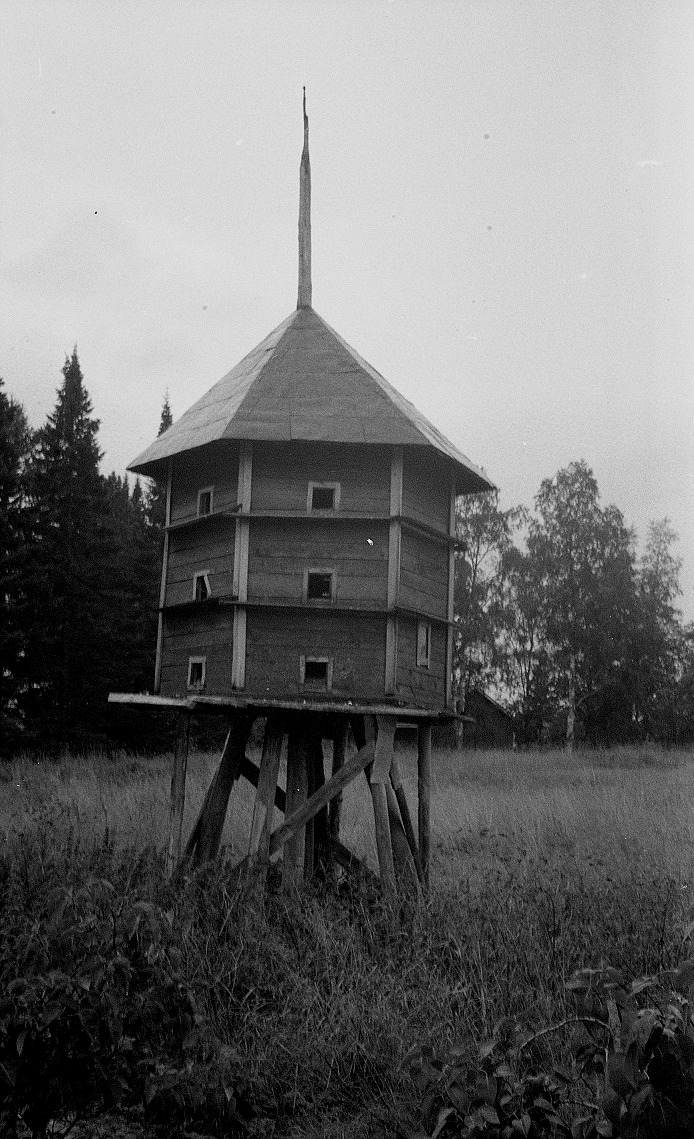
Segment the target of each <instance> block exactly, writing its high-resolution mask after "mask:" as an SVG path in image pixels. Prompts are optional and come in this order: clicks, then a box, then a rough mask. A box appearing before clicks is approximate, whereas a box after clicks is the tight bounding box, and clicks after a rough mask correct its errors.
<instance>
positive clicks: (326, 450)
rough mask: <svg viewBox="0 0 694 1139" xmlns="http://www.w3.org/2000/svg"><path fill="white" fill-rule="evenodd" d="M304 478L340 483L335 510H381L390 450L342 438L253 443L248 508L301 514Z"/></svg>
mask: <svg viewBox="0 0 694 1139" xmlns="http://www.w3.org/2000/svg"><path fill="white" fill-rule="evenodd" d="M309 482H337V483H339V484H340V512H344V513H348V514H352V513H355V514H387V513H388V510H389V504H390V449H389V448H387V447H374V446H372V445H368V444H364V445H361V446H352V445H350V444H343V443H333V444H325V443H316V444H315V445H313V444H309V443H272V444H268V443H255V444H254V446H253V491H252V497H251V509H252V510H291V511H296V512H297V514H305V513H306V500H307V495H308V484H309Z"/></svg>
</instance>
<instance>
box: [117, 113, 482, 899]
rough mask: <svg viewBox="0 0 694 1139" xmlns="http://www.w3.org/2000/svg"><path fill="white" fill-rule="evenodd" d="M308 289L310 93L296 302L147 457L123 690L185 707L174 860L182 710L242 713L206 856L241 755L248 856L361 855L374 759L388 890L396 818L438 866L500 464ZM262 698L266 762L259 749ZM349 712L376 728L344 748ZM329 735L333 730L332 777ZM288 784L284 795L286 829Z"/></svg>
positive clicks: (140, 460)
mask: <svg viewBox="0 0 694 1139" xmlns="http://www.w3.org/2000/svg"><path fill="white" fill-rule="evenodd" d="M311 300H312V297H311V256H310V166H309V157H308V119H307V117H306V110H305V104H304V150H303V154H302V160H301V174H300V211H299V290H298V302H297V308H296V310H295V311H294V312H292V313H291V315H290V316H289V317H287V319H286V320H285V321H283V323H282V324H280V325H279V327H278V328H276V329H275V330H274V331H273V332H271V333H270V334H269V335H268V336H267V337H266V338H265V340H263V341H262V343H261V344H259V345H258V346H257V348H255V349H253V351H252V352H250V353H249V354H248V355H247V356H246V357H245V358H244V359H243V360H242V361H241V362H240V363H239V364H237V365H236V367H235V368H233V369H232V370H231V371H230V372H229V373H228V375H226V376H225V377H224V378H223V379H222V380H220V381H219V382H218V383H217V384H215V386H214V387H212V388H211V389H210V391H209V392H208V393H207V394H206V395H204V396H203V397H202V399H200V400H199V401H198V402H197V403H196V404H194V405H193V406H192V407H191V408H190V409H189V410H188V411H187V412H185V414H184V415H182V416H181V418H180V419H179V420H178V421H177V422H176V423H174V424H173V425H172V426H171V427H170V428H169V429H168V431H166V432H165V433H164V434H163V435H161V436H160V437H159V438H158V439H156V440H155V441H154V442H153V443H152V444H151V446H150V447H148V448H147V449H146V450H145V451H144V452H143V453H142V454H141V455H139V456H138V457H137V458H136V459H135V460H134V461H133V462H132V463H131V464H130V468H129V469H130V470H132V471H135V472H137V473H138V474H143V475H147V476H151V477H153V478H157V479H159V480H162V481H165V482H166V486H167V515H166V538H165V548H164V559H163V568H162V584H161V600H160V613H159V634H158V644H157V663H156V677H155V685H154V693H155V694H154V695H153V696H138V695H134V694H123V693H118V694H112V696H111V699H112V700H113V701H117V702H126V701H127V702H129V703H138V704H141V705H142V706H143V707H146V706H149V707H159V708H161V707H171V708H175V709H178V710H179V711H180V712H181V713H182V714H183V722H184V727H183V729H182V736H181V743H180V746H179V749H178V761H177V765H176V770H175V772H174V787H173V801H172V833H171V841H170V859H171V862H172V863H173V862H174V861H175V860H176V859H177V857H178V854H179V851H180V845H181V836H180V826H181V819H182V804H183V794H184V785H185V752H186V743H185V740H186V729H185V717H186V716H187V715H188V714H190V712H191V711H195V712H200V711H204V710H205V709H207V710H210V711H214V712H216V713H219V712H223V713H224V714H226V715H227V716H228V718H229V724H230V731H229V737H228V740H227V744H226V747H225V751H224V755H223V758H222V761H221V764H220V768H219V770H218V772H217V776H216V777H215V781H214V783H213V785H212V787H211V788H210V791H209V793H208V796H207V800H206V803H205V806H204V808H203V811H202V814H201V817H200V819H199V820H198V823H197V824H196V827H195V828H194V831H193V834H192V835H191V837H190V839H189V840H188V844H187V853H188V855H189V857H191V858H193V859H194V860H195V861H197V862H198V863H200V862H203V861H205V860H207V859H208V858H210V857H213V856H214V855H215V854H216V851H217V849H218V846H219V841H220V837H221V830H222V826H223V823H224V817H225V814H226V809H227V800H228V798H229V794H230V791H231V788H232V785H233V782H234V780H235V779H236V778H237V777H238V776H239V775H245V776H247V777H249V778H250V779H251V780H252V781H253V782H256V783H257V786H258V791H257V800H256V811H255V813H254V820H253V824H252V827H251V838H250V850H249V860H250V861H251V862H255V863H256V864H259V865H260V866H261V867H263V866H264V865H265V863H266V862H267V859H268V857H269V856H270V854H271V852H273V851H274V850H277V849H279V848H280V846H283V845H284V844H285V843H288V848H287V847H285V854H284V860H285V869H284V877H285V881H286V882H287V883H294V882H296V880H297V877H298V876H299V875H300V873H302V872H303V871H302V864H305V866H306V867H307V868H308V869H309V870H310V868H311V867H312V866H313V864H314V862H315V860H316V858H317V857H319V856H320V857H324V856H325V857H329V856H330V855H331V854H333V855H336V856H338V857H340V858H341V859H342V860H343V861H349V855H348V853H347V852H346V851H345V849H344V848H342V847H341V845H340V842H339V799H340V793H341V790H342V788H343V787H344V786H345V785H346V783H347V782H349V780H350V779H352V778H355V777H356V775H357V774H359V773H360V772H361V771H362V770H365V769H366V770H367V772H368V774H369V778H370V785H371V790H372V798H373V803H374V814H375V822H376V837H377V843H378V851H379V863H380V869H381V875H382V877H383V878H384V884H385V885H386V888H387V889H390V890H392V888H393V881H394V880H393V853H392V849H393V848H392V843H393V838H394V837H395V836H396V835H397V834H399V833H400V831H402V832H403V833H404V834H405V836H406V838H407V842H408V848H409V850H410V851H411V855H412V860H413V863H414V865H415V866H416V867H417V870H418V874H419V877H420V879H421V880H422V881H423V882H426V879H427V872H428V871H427V867H428V845H429V839H428V796H429V791H428V779H429V775H428V771H429V764H430V751H431V725H432V723H435V722H440V721H441V720H442V719H446V718H450V717H451V716H452V715H453V711H452V708H453V702H452V693H451V675H452V649H453V581H454V572H453V569H454V565H453V559H454V536H455V500H456V496H457V495H459V494H470V493H475V492H478V491H482V490H487V489H489V488H490V487H491V485H492V484H491V483H490V481H489V480H488V478H487V477H486V475H485V474H484V473H483V472H482V471H481V470H479V469H478V468H477V467H475V466H474V465H473V464H472V463H471V462H470V461H469V460H468V459H467V458H466V457H465V456H464V455H463V454H461V452H460V451H458V450H457V448H456V447H455V446H454V445H453V444H452V443H450V442H449V441H448V440H447V439H445V438H444V436H443V435H442V434H441V433H440V432H439V431H437V429H436V428H435V427H433V426H432V425H431V424H430V423H429V422H428V421H427V420H426V419H425V418H424V417H423V416H422V415H421V414H420V412H419V411H417V409H416V408H415V407H414V406H413V405H412V404H411V403H409V402H408V401H407V400H406V399H404V398H403V397H402V396H401V395H400V394H399V393H398V392H397V391H396V390H395V389H394V388H393V387H391V385H390V384H388V383H387V381H386V380H384V379H383V377H382V376H381V375H379V373H378V372H376V371H375V369H373V368H372V367H371V366H370V365H369V364H367V363H366V361H365V360H363V359H362V358H361V357H360V356H359V355H358V354H357V353H356V352H355V351H354V349H353V348H351V347H350V346H349V345H348V344H347V343H345V341H344V340H343V339H342V338H341V337H340V336H339V335H338V333H337V332H335V331H334V330H333V329H332V328H331V327H330V326H329V325H328V324H327V323H326V322H325V321H324V320H323V319H322V318H321V317H320V316H319V315H318V314H317V313H316V312H315V311H314V309H313V308H312V305H311ZM258 717H264V718H266V731H265V743H264V748H263V758H262V761H261V765H260V769H259V770H258V769H256V768H254V765H252V764H251V763H250V761H249V760H248V759H247V758H246V756H245V747H246V742H247V739H248V734H249V732H250V728H251V726H252V723H253V720H254V719H256V718H258ZM398 722H408V723H415V724H417V725H418V737H419V754H420V779H419V784H420V803H419V827H418V830H419V835H418V838H417V837H416V836H415V834H414V829H413V825H412V823H411V821H410V819H409V812H408V809H407V803H406V800H405V797H404V792H403V790H402V785H401V781H400V779H399V775H398V771H397V764H396V762H395V758H394V754H393V747H392V744H393V735H394V731H395V728H396V726H397V724H398ZM350 730H351V734H352V735H353V736H354V739H355V741H356V744H357V749H358V750H357V755H356V756H355V757H354V758H353V759H351V760H349V761H348V760H346V749H347V744H348V733H349V732H350ZM285 736H286V737H287V739H288V760H287V789H286V793H282V792H281V791H280V792H279V793H278V791H277V772H278V765H279V759H280V750H281V747H282V741H283V738H284V737H285ZM323 739H331V740H332V741H333V770H332V774H331V775H330V778H329V779H328V781H327V783H326V773H325V771H324V761H323V753H322V743H321V741H322V740H323ZM273 803H276V804H277V805H278V806H280V808H281V809H282V810H284V811H285V815H286V818H285V823H284V825H283V827H281V828H280V829H279V831H278V832H277V833H276V834H275V835H271V834H270V823H269V820H270V819H271V818H272V805H273ZM328 804H332V806H331V808H330V810H328ZM389 820H390V821H389ZM396 841H397V838H396Z"/></svg>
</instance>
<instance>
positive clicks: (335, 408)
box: [129, 307, 493, 493]
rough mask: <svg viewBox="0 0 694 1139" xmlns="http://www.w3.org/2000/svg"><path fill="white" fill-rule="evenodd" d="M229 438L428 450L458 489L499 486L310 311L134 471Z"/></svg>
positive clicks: (218, 387) (267, 343) (283, 328)
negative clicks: (448, 466) (449, 469)
mask: <svg viewBox="0 0 694 1139" xmlns="http://www.w3.org/2000/svg"><path fill="white" fill-rule="evenodd" d="M225 439H249V440H265V441H280V440H300V441H305V442H313V443H315V442H321V443H377V444H383V445H386V446H392V445H404V446H408V445H411V446H425V447H433V448H434V450H435V451H438V452H439V453H440V454H442V455H445V456H446V458H448V459H451V460H452V461H453V462H454V463H455V465H456V468H457V471H458V486H459V490H460V491H462V492H466V493H473V492H475V491H482V490H489V489H490V488H491V487H492V486H493V484H492V483H491V482H490V480H489V479H488V478H487V476H486V475H485V474H484V473H483V472H482V471H481V470H479V468H477V467H476V466H474V464H473V463H471V462H470V460H469V459H467V458H466V457H465V455H463V454H461V452H460V451H458V449H457V448H456V447H454V446H453V444H452V443H450V442H449V441H448V440H447V439H446V438H445V437H444V436H443V435H442V434H441V432H440V431H437V429H436V428H435V427H434V426H433V425H432V424H431V423H429V421H428V420H427V419H425V418H424V416H423V415H422V414H421V412H419V411H418V410H417V408H416V407H414V405H413V404H411V403H410V402H409V401H408V400H406V399H405V398H404V397H403V396H402V395H400V393H399V392H397V391H396V390H395V388H393V387H391V385H390V384H389V383H388V382H387V380H384V378H383V376H381V375H380V374H379V373H378V372H377V371H376V370H375V368H372V367H371V365H370V364H367V363H366V361H365V360H363V359H362V358H361V356H359V354H358V353H357V352H355V351H354V349H353V348H351V347H350V346H349V344H347V343H346V342H345V341H344V340H343V339H342V337H341V336H339V335H338V334H337V332H335V331H334V329H332V328H331V327H330V325H328V324H326V322H325V321H324V320H323V319H322V318H321V317H320V316H319V315H318V313H317V312H315V311H314V310H313V309H312V308H308V307H303V308H297V309H296V310H295V311H294V312H293V313H292V314H291V316H289V317H287V319H286V320H284V321H283V322H282V324H280V325H278V327H277V328H276V329H275V330H274V331H273V332H271V333H270V334H269V336H266V337H265V339H264V340H263V341H262V342H261V343H260V344H259V345H258V346H257V347H256V348H254V349H253V351H252V352H249V353H248V355H247V356H245V357H244V358H243V360H241V362H240V363H239V364H237V365H236V367H235V368H232V370H231V371H230V372H229V373H228V374H227V375H226V376H224V378H223V379H221V380H220V381H219V383H217V384H215V385H214V387H212V388H210V390H209V391H208V392H207V394H206V395H204V396H203V397H202V399H199V400H198V401H197V403H195V404H193V406H192V407H191V408H190V409H189V410H188V411H186V412H185V414H184V415H182V416H181V418H180V419H179V420H177V422H176V423H174V424H173V425H172V426H171V427H170V428H169V429H168V431H166V432H165V433H164V434H163V435H160V436H159V437H158V438H157V439H155V441H154V442H153V443H152V444H151V446H149V447H148V448H147V449H146V450H145V451H143V452H142V454H141V455H138V457H137V458H136V459H135V460H134V461H133V462H132V463H130V465H129V470H131V471H136V472H137V473H139V474H145V475H149V474H156V473H158V464H159V463H161V462H162V460H165V459H168V458H171V457H172V456H174V455H179V454H182V453H183V452H185V451H192V450H194V449H196V448H198V447H203V446H205V445H206V444H210V443H219V442H220V441H223V440H225Z"/></svg>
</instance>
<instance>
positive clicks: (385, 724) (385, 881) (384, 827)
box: [370, 716, 396, 902]
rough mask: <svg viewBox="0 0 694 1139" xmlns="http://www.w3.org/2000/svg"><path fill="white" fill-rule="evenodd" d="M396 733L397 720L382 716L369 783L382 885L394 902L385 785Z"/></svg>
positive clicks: (387, 897) (393, 868) (389, 899)
mask: <svg viewBox="0 0 694 1139" xmlns="http://www.w3.org/2000/svg"><path fill="white" fill-rule="evenodd" d="M394 735H395V720H394V719H393V718H392V717H390V716H379V717H378V735H377V736H376V750H375V758H374V765H373V768H372V770H371V778H370V787H371V800H372V803H373V810H374V824H375V827H376V848H377V850H378V867H379V870H380V874H381V888H382V890H383V894H384V897H385V898H386V900H387V901H389V902H392V901H393V900H394V899H395V896H396V890H395V867H394V865H393V846H392V842H391V837H390V823H389V820H388V796H387V792H386V785H387V782H388V779H389V778H390V765H391V763H392V761H393V737H394Z"/></svg>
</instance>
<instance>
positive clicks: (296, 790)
mask: <svg viewBox="0 0 694 1139" xmlns="http://www.w3.org/2000/svg"><path fill="white" fill-rule="evenodd" d="M307 798H308V765H307V755H306V747H305V741H304V737H303V736H302V735H300V734H299V733H297V732H296V731H294V732H290V734H289V739H288V741H287V799H286V806H285V812H284V813H285V816H286V815H291V813H292V812H293V811H298V810H299V808H300V807H302V806H303V805H304V804H305V802H306V799H307ZM305 853H306V831H305V829H303V828H301V829H300V830H298V831H296V833H295V834H294V835H293V836H292V837H291V838H290V839H289V841H288V842H287V844H286V845H285V848H284V860H283V864H282V886H283V888H284V889H285V890H291V889H295V888H296V887H298V886H299V885H300V884H301V881H302V879H303V876H304V857H305Z"/></svg>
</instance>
